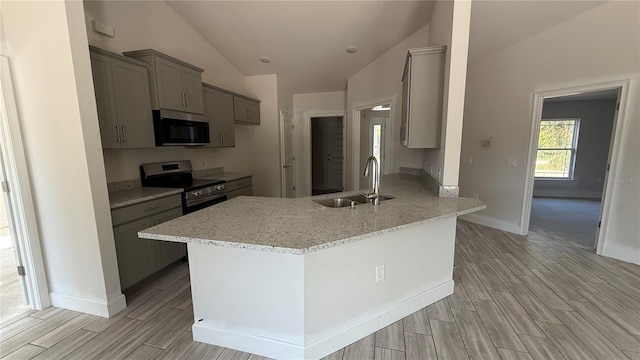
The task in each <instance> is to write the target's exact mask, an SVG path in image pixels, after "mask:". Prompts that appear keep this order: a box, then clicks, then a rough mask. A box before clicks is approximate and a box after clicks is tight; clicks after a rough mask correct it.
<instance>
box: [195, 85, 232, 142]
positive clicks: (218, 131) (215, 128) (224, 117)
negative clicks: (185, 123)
mask: <svg viewBox="0 0 640 360" xmlns="http://www.w3.org/2000/svg"><path fill="white" fill-rule="evenodd" d="M202 96H203V98H204V118H205V120H207V121H208V122H209V133H210V134H209V135H210V138H211V143H210V144H209V145H207V146H208V147H233V146H236V139H235V126H234V112H233V94H230V93H228V92H226V91H224V90H222V89H220V88H216V87H215V86H212V85H209V84H202Z"/></svg>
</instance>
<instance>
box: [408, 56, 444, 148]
mask: <svg viewBox="0 0 640 360" xmlns="http://www.w3.org/2000/svg"><path fill="white" fill-rule="evenodd" d="M445 55H446V46H431V47H424V48H416V49H409V52H408V54H407V60H406V63H405V67H404V73H403V75H402V119H401V123H400V142H401V143H402V145H403V146H404V147H407V148H423V149H426V148H439V147H440V138H441V131H442V101H443V92H444V67H445Z"/></svg>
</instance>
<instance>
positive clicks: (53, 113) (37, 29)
mask: <svg viewBox="0 0 640 360" xmlns="http://www.w3.org/2000/svg"><path fill="white" fill-rule="evenodd" d="M1 17H2V22H3V32H4V34H3V37H4V39H5V42H4V44H3V47H2V52H3V54H4V55H6V56H8V57H9V58H10V59H11V65H12V68H13V79H14V86H15V95H16V101H17V106H18V112H19V114H20V122H21V125H22V129H23V131H22V133H23V136H24V144H25V152H26V156H27V161H28V165H29V173H30V176H31V179H30V180H31V184H32V187H33V195H34V203H35V208H36V216H37V220H38V227H39V233H40V238H41V242H42V249H43V253H44V260H45V266H46V271H47V281H48V285H49V289H50V295H51V302H52V304H53V305H54V306H59V307H63V308H69V309H74V310H78V311H83V312H88V313H92V314H96V315H101V316H108V315H111V314H113V313H115V312H117V311H119V310H121V309H122V308H123V307H124V306H125V300H124V296H123V295H122V293H121V291H120V281H119V276H118V267H117V262H116V256H115V245H114V240H113V232H112V230H111V218H110V215H109V212H110V210H109V201H108V195H107V187H106V181H105V170H104V166H103V159H102V151H101V148H100V133H99V127H98V118H97V112H96V104H95V98H94V96H93V81H92V77H91V67H90V63H89V53H88V48H87V37H86V33H85V31H84V29H85V23H84V14H83V9H82V3H81V2H74V1H69V2H62V1H51V2H3V3H2V14H1ZM42 39H46V41H43V40H42Z"/></svg>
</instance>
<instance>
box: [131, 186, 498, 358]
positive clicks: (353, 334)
mask: <svg viewBox="0 0 640 360" xmlns="http://www.w3.org/2000/svg"><path fill="white" fill-rule="evenodd" d="M355 193H356V192H351V193H344V194H347V195H350V194H355ZM381 193H382V194H385V195H391V196H394V197H395V199H392V200H386V201H383V202H381V203H380V205H379V206H373V205H371V204H361V205H357V206H355V207H354V208H350V207H344V208H327V207H324V206H321V205H319V204H317V203H316V202H314V201H312V200H314V199H317V198H318V197H315V198H308V197H307V198H295V199H285V198H265V197H243V196H241V197H238V198H236V199H233V200H231V201H227V202H224V203H221V204H218V205H216V206H212V207H209V208H206V209H204V210H201V211H198V212H195V213H192V214H189V215H186V216H183V217H180V218H177V219H174V220H171V221H168V222H166V223H163V224H160V225H158V226H155V227H152V228H149V229H146V230H143V231H141V232H140V233H139V236H140V237H141V238H146V239H154V240H164V241H172V242H183V243H187V246H188V253H189V270H190V275H191V291H192V297H193V309H194V316H195V324H194V326H193V329H192V330H193V338H194V340H195V341H201V342H205V343H210V344H215V345H219V346H224V347H229V348H233V349H238V350H242V351H246V352H251V353H255V354H259V355H263V356H268V357H271V358H277V359H303V358H304V359H317V358H320V357H323V356H325V355H328V354H330V353H332V352H333V351H335V350H338V349H340V348H342V347H344V346H346V345H348V344H350V343H353V342H355V341H357V340H358V339H360V338H363V337H365V336H367V335H369V334H371V333H373V332H375V331H376V330H378V329H380V328H382V327H385V326H387V325H389V324H391V323H393V322H395V321H397V320H399V319H401V318H403V317H405V316H407V315H409V314H411V313H413V312H415V311H417V310H419V309H421V308H423V307H425V306H427V305H429V304H431V303H433V302H435V301H437V300H439V299H441V298H443V297H446V296H448V295H450V294H452V293H453V280H452V272H453V254H454V243H455V222H456V217H457V216H458V215H462V214H466V213H470V212H474V211H478V210H482V209H484V208H485V207H486V206H485V205H484V204H483V203H482V202H480V201H478V200H477V199H466V198H439V197H435V196H434V195H432V193H431V192H429V191H428V190H427V189H426V187H425V186H424V185H423V183H422V182H421V180H420V178H419V177H417V176H411V175H387V176H385V177H383V179H382V183H381ZM340 195H342V194H331V195H327V196H324V197H326V198H335V197H338V196H340Z"/></svg>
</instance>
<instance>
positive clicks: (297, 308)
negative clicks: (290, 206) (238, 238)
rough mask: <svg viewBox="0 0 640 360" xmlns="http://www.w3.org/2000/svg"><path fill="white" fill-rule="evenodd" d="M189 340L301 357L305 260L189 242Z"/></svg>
mask: <svg viewBox="0 0 640 360" xmlns="http://www.w3.org/2000/svg"><path fill="white" fill-rule="evenodd" d="M187 249H188V253H189V273H190V276H191V293H192V299H193V313H194V320H195V323H194V325H193V328H192V330H193V340H194V341H200V342H204V343H208V344H214V345H219V346H224V347H228V348H232V349H237V350H241V351H246V352H250V353H255V354H269V356H270V357H272V358H276V359H287V358H290V359H293V358H298V359H302V358H303V345H304V258H303V257H302V256H295V255H290V254H282V253H273V252H266V251H257V250H248V249H241V248H230V247H220V246H211V245H202V244H197V243H189V244H188V247H187Z"/></svg>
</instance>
